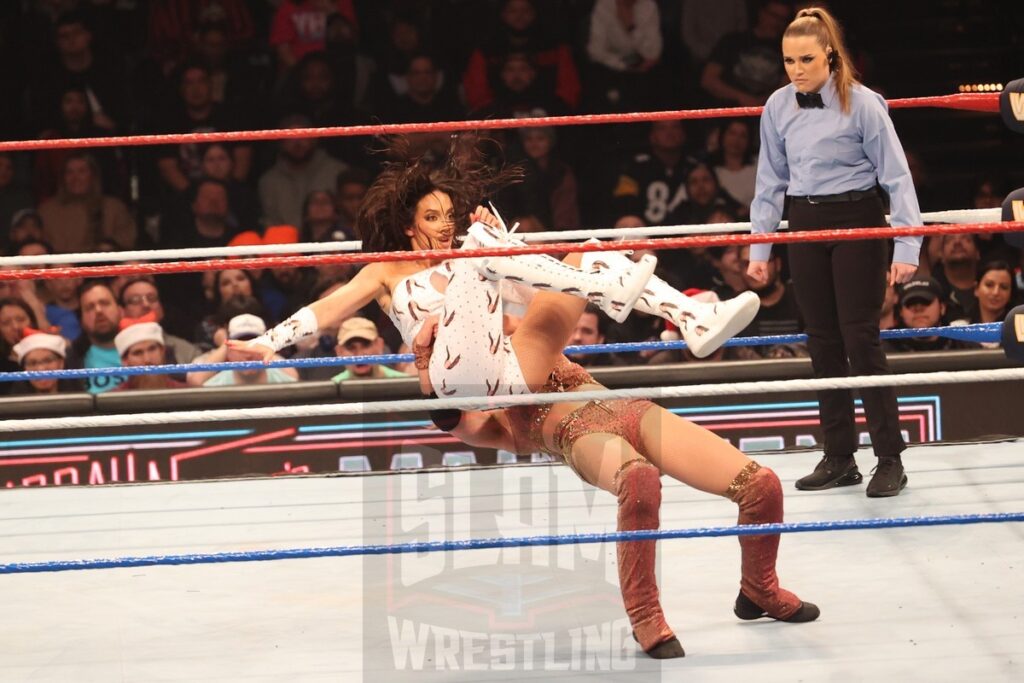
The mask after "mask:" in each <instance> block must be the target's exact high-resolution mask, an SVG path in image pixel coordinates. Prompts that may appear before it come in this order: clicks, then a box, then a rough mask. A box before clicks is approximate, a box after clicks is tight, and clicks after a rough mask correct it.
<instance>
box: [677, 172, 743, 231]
mask: <svg viewBox="0 0 1024 683" xmlns="http://www.w3.org/2000/svg"><path fill="white" fill-rule="evenodd" d="M684 187H685V190H686V201H684V202H681V203H680V204H679V205H678V206H677V207H676V209H675V210H674V211H673V212H672V213H671V214H670V215H669V219H668V220H669V223H679V224H691V225H692V224H704V223H709V222H711V216H712V214H714V213H716V212H719V211H724V212H726V213H728V214H729V215H736V213H737V210H738V209H739V206H738V205H737V204H736V202H735V201H733V199H732V198H731V197H729V196H728V195H727V194H725V193H724V192H722V188H721V187H720V186H719V184H718V177H717V176H716V175H715V173H714V171H712V170H711V167H710V166H708V165H707V164H705V163H699V164H696V165H694V166H692V167H691V168H689V169H688V170H687V172H686V177H685V179H684Z"/></svg>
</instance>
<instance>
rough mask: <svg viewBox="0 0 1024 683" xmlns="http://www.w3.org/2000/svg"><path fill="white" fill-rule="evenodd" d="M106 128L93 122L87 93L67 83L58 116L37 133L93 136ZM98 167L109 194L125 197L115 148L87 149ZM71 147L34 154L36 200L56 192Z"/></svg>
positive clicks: (52, 137)
mask: <svg viewBox="0 0 1024 683" xmlns="http://www.w3.org/2000/svg"><path fill="white" fill-rule="evenodd" d="M109 134H110V131H108V130H105V129H103V128H101V127H99V126H98V125H97V124H96V123H95V116H94V114H93V111H92V105H91V104H90V102H89V93H88V92H87V91H86V90H85V88H83V87H81V86H79V85H72V86H69V87H68V88H67V89H66V90H65V91H64V92H63V93H61V95H60V117H59V120H57V121H55V122H54V124H53V125H52V126H50V127H48V128H46V129H45V130H43V131H42V132H40V133H39V137H40V138H42V139H54V138H71V139H74V138H93V137H102V136H104V135H109ZM89 153H90V154H91V155H92V157H93V158H94V159H96V163H97V165H98V166H99V168H100V174H101V175H102V177H103V178H105V179H106V183H105V185H107V186H108V187H109V188H110V190H111V192H112V194H115V195H117V196H119V197H122V198H123V197H125V196H126V195H125V192H124V189H125V188H124V186H125V177H124V169H123V167H122V164H121V159H120V152H119V151H118V150H117V149H116V148H113V149H111V148H103V147H98V148H96V149H93V150H91V151H90V152H89ZM73 154H75V150H73V149H69V148H65V149H41V150H38V151H36V153H35V162H34V167H33V178H32V185H33V187H32V190H33V192H34V193H35V196H36V200H37V201H43V200H44V199H48V198H50V197H52V196H53V195H55V194H56V193H57V188H58V187H59V185H60V177H61V174H62V173H63V170H64V164H65V162H66V161H67V160H68V157H70V156H71V155H73Z"/></svg>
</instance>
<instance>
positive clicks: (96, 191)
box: [39, 152, 135, 253]
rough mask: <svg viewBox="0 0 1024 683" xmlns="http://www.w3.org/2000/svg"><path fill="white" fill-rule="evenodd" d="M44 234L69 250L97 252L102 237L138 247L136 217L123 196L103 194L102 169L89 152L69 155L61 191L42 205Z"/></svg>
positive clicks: (63, 172) (123, 245)
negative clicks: (123, 199) (134, 217)
mask: <svg viewBox="0 0 1024 683" xmlns="http://www.w3.org/2000/svg"><path fill="white" fill-rule="evenodd" d="M39 215H40V217H42V219H43V226H44V233H45V235H46V239H47V240H48V241H49V242H50V243H51V244H59V245H60V247H61V251H64V252H69V253H78V252H88V251H95V250H96V245H97V243H98V242H99V240H100V239H102V238H105V237H106V238H110V239H113V240H114V241H115V242H117V243H118V244H119V245H120V246H121V248H123V249H131V248H132V247H134V246H135V220H134V219H133V218H132V215H131V212H129V210H128V207H127V206H126V205H125V203H124V202H122V201H121V200H120V199H118V198H116V197H111V196H109V195H106V194H104V193H103V183H102V178H101V176H100V169H99V166H98V165H97V163H96V160H95V158H94V157H93V156H92V155H91V154H88V153H86V152H75V153H73V154H70V155H68V157H67V160H66V161H65V162H64V168H63V170H62V173H61V180H60V186H59V188H58V190H57V194H56V196H54V197H51V198H49V199H47V200H46V201H44V202H43V203H42V204H40V205H39Z"/></svg>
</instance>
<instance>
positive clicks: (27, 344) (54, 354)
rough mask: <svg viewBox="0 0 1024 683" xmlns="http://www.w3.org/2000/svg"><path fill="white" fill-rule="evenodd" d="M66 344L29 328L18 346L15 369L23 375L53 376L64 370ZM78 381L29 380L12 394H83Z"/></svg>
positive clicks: (16, 387)
mask: <svg viewBox="0 0 1024 683" xmlns="http://www.w3.org/2000/svg"><path fill="white" fill-rule="evenodd" d="M67 354H68V343H67V341H66V340H65V339H64V337H61V336H58V335H56V334H46V333H45V332H40V331H39V330H33V329H31V328H28V329H26V330H24V334H23V336H22V338H21V341H19V342H18V343H17V344H15V345H14V355H15V358H16V359H17V361H18V366H19V368H20V369H21V370H24V371H26V372H53V371H56V370H63V369H64V359H65V358H66V357H67ZM82 390H83V385H82V383H81V381H80V380H73V379H61V380H56V379H30V380H28V381H26V382H18V383H17V384H15V385H14V386H13V387H11V393H12V394H22V395H24V394H42V395H45V394H57V393H72V392H76V391H82Z"/></svg>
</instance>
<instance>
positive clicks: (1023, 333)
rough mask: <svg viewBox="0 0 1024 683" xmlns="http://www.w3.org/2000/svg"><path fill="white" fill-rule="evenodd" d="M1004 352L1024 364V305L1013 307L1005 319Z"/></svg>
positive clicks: (1011, 358) (1008, 356)
mask: <svg viewBox="0 0 1024 683" xmlns="http://www.w3.org/2000/svg"><path fill="white" fill-rule="evenodd" d="M1002 342H1003V353H1005V354H1006V357H1007V358H1009V359H1010V360H1014V361H1017V363H1018V364H1020V365H1024V306H1017V307H1016V308H1014V309H1012V310H1011V311H1010V312H1009V313H1008V314H1007V316H1006V320H1004V321H1003V337H1002Z"/></svg>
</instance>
